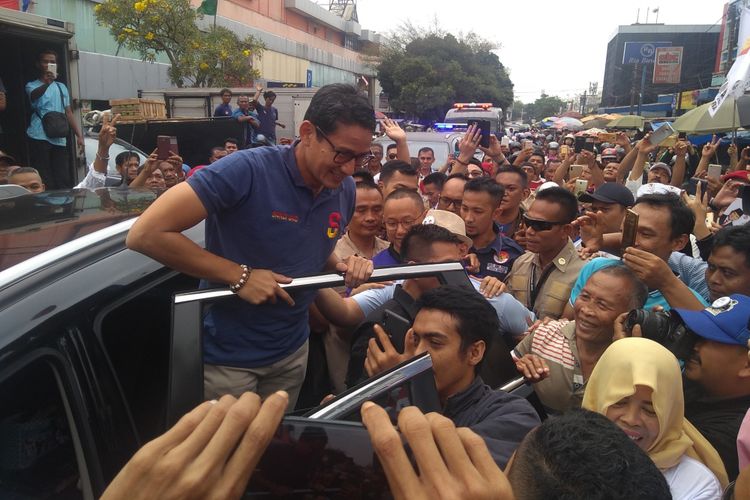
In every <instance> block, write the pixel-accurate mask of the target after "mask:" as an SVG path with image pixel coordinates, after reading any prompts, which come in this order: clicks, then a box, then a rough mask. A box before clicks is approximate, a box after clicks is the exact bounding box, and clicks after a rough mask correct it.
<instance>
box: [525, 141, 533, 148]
mask: <svg viewBox="0 0 750 500" xmlns="http://www.w3.org/2000/svg"><path fill="white" fill-rule="evenodd" d="M533 148H534V141H532V140H531V139H524V141H523V149H533Z"/></svg>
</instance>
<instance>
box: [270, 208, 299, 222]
mask: <svg viewBox="0 0 750 500" xmlns="http://www.w3.org/2000/svg"><path fill="white" fill-rule="evenodd" d="M271 218H272V219H274V220H282V221H285V222H299V216H297V215H294V214H287V213H285V212H281V211H279V210H274V211H273V212H271Z"/></svg>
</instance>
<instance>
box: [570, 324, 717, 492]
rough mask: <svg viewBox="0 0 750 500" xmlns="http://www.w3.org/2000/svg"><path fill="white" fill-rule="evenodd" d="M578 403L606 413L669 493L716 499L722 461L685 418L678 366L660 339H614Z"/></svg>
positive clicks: (595, 368) (597, 365)
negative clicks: (654, 469) (650, 462)
mask: <svg viewBox="0 0 750 500" xmlns="http://www.w3.org/2000/svg"><path fill="white" fill-rule="evenodd" d="M583 407H584V408H586V409H589V410H592V411H595V412H598V413H601V414H602V415H605V416H606V417H607V418H609V419H610V420H611V421H612V422H614V423H615V424H617V425H618V426H619V427H620V428H621V429H622V430H623V431H624V432H625V434H627V435H628V436H629V437H630V439H632V440H633V442H635V444H637V445H638V446H639V447H640V448H641V449H642V450H643V451H645V452H646V453H648V455H649V456H650V457H651V459H652V460H653V461H654V463H655V464H656V466H657V467H658V468H659V470H661V471H662V473H663V474H664V477H665V478H666V480H667V483H668V484H669V488H670V490H671V491H672V497H673V498H675V499H718V498H721V493H722V488H723V487H725V486H726V485H727V483H728V479H727V473H726V471H725V469H724V465H723V463H722V461H721V459H720V458H719V454H718V453H717V452H716V450H715V449H714V448H713V446H711V444H709V442H708V441H706V439H705V438H704V437H703V436H702V435H701V434H700V432H698V430H697V429H696V428H695V427H693V425H692V424H691V423H690V422H688V421H687V420H686V419H685V416H684V410H685V402H684V399H683V393H682V376H681V373H680V367H679V365H678V363H677V359H676V358H675V357H674V355H673V354H672V353H671V352H669V351H668V350H667V349H665V348H664V347H662V346H661V345H660V344H658V343H656V342H654V341H652V340H648V339H644V338H638V337H631V338H626V339H621V340H618V341H616V342H614V343H613V344H612V345H611V346H610V347H609V348H608V349H607V350H606V351H605V352H604V354H603V355H602V357H601V358H600V359H599V362H598V363H597V364H596V366H595V367H594V371H593V372H592V373H591V377H590V378H589V381H588V384H587V386H586V392H585V394H584V396H583Z"/></svg>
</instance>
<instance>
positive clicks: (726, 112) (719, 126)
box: [672, 96, 750, 134]
mask: <svg viewBox="0 0 750 500" xmlns="http://www.w3.org/2000/svg"><path fill="white" fill-rule="evenodd" d="M711 104H712V103H711V102H709V103H706V104H703V105H701V106H698V107H697V108H695V109H691V110H690V111H688V112H687V113H685V114H684V115H682V116H681V117H679V118H677V120H675V122H674V123H673V124H672V128H674V129H675V130H677V131H678V132H686V133H688V134H712V133H715V132H728V131H730V130H734V129H736V128H739V127H740V126H741V122H740V113H739V109H742V110H743V111H745V109H750V96H742V97H740V98H739V99H736V100H735V99H734V98H733V97H731V96H728V97H727V98H726V100H725V101H724V104H722V106H721V108H719V111H717V112H716V114H715V115H714V116H713V117H712V116H711V114H710V113H709V112H708V108H709V106H711ZM743 115H744V113H743Z"/></svg>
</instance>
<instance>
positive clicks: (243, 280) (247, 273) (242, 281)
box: [229, 264, 252, 293]
mask: <svg viewBox="0 0 750 500" xmlns="http://www.w3.org/2000/svg"><path fill="white" fill-rule="evenodd" d="M240 267H241V268H242V276H240V280H239V281H238V282H237V283H235V284H234V285H229V289H230V290H231V291H232V293H237V292H239V291H240V289H241V288H242V287H243V286H245V283H247V280H248V279H249V278H250V272H251V271H252V269H250V268H249V267H247V266H246V265H245V264H240Z"/></svg>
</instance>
